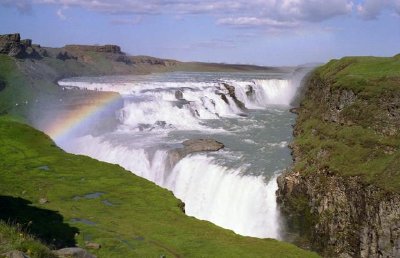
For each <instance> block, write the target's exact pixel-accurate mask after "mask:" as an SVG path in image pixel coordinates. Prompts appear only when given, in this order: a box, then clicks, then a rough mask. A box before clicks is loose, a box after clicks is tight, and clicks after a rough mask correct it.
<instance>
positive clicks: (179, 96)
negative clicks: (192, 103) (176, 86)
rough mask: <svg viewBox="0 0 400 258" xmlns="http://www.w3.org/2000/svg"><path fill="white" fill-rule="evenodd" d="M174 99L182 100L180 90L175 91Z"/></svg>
mask: <svg viewBox="0 0 400 258" xmlns="http://www.w3.org/2000/svg"><path fill="white" fill-rule="evenodd" d="M175 98H176V99H178V100H179V99H183V92H182V91H181V90H177V91H175Z"/></svg>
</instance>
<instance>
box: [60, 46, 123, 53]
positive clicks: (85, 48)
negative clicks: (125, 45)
mask: <svg viewBox="0 0 400 258" xmlns="http://www.w3.org/2000/svg"><path fill="white" fill-rule="evenodd" d="M64 48H65V49H66V50H69V51H92V52H100V53H113V54H121V53H122V52H121V48H120V47H119V46H117V45H104V46H90V45H66V46H65V47H64Z"/></svg>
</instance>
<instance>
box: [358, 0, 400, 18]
mask: <svg viewBox="0 0 400 258" xmlns="http://www.w3.org/2000/svg"><path fill="white" fill-rule="evenodd" d="M385 9H389V10H394V11H395V12H397V14H399V15H400V0H364V1H363V2H362V3H360V4H358V5H357V11H358V13H359V14H360V15H361V17H362V18H364V19H366V20H372V19H376V18H378V16H379V15H380V14H381V13H382V11H383V10H385Z"/></svg>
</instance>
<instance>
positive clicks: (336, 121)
mask: <svg viewBox="0 0 400 258" xmlns="http://www.w3.org/2000/svg"><path fill="white" fill-rule="evenodd" d="M307 84H308V89H307V91H306V93H305V99H304V101H303V103H302V105H301V106H300V107H299V108H296V110H295V112H296V113H298V114H299V117H298V120H297V123H296V126H295V129H294V134H295V137H296V138H300V137H304V135H305V132H306V131H307V130H308V131H310V132H311V134H312V135H313V138H309V139H311V140H312V141H317V142H323V141H324V140H325V139H328V140H331V141H338V139H337V138H334V137H336V136H332V135H334V132H333V131H328V134H327V133H325V134H323V133H320V132H318V131H317V130H316V129H312V128H311V129H310V128H306V127H305V126H302V123H305V121H307V120H310V119H313V120H314V121H318V123H320V124H321V123H326V124H328V125H330V126H331V127H336V128H339V129H338V130H340V128H347V129H348V130H351V129H352V128H353V126H357V128H360V127H361V128H364V130H367V129H368V130H370V131H372V132H373V133H374V134H379V135H382V137H386V136H390V137H391V136H392V135H397V134H398V133H399V128H400V126H399V125H400V118H399V113H398V112H399V106H400V105H399V103H400V102H399V101H400V97H399V96H398V93H396V92H391V93H388V92H382V93H381V94H380V95H378V96H373V95H371V94H369V95H367V94H364V95H363V94H360V93H357V92H355V91H353V90H352V89H348V88H347V89H346V88H339V87H334V86H332V85H333V84H334V82H332V81H329V80H326V79H322V78H321V77H319V76H317V75H315V76H312V77H311V78H310V79H309V81H308V83H307ZM310 103H311V104H310ZM316 123H317V122H316ZM332 130H333V129H332ZM329 137H333V138H332V139H330V138H329ZM350 140H351V139H350ZM324 143H325V142H324ZM299 144H301V142H297V141H295V142H294V143H293V144H292V145H291V148H292V151H293V159H294V166H293V169H292V171H290V172H287V173H284V174H283V175H281V176H280V177H279V178H278V186H279V188H278V191H277V201H278V203H279V206H280V208H281V211H282V213H283V214H284V215H285V216H286V219H287V226H288V228H289V231H292V232H293V231H295V232H296V233H297V234H300V235H301V237H304V238H307V239H308V240H309V243H310V245H311V247H312V248H313V249H314V250H317V251H319V252H320V253H321V254H323V255H324V256H326V257H393V258H394V257H400V194H398V193H397V192H396V191H389V190H387V189H383V188H382V187H380V186H378V185H377V184H373V183H370V182H367V181H366V179H365V178H364V177H362V176H361V175H360V176H358V175H346V171H337V170H335V169H332V168H331V167H330V163H329V160H330V159H329V158H328V157H329V155H332V154H331V153H329V148H330V147H329V142H328V145H327V146H323V145H322V144H321V145H318V144H317V145H316V146H319V147H317V150H316V149H314V148H316V147H312V148H313V149H311V147H310V149H308V150H304V149H302V148H301V147H300V146H299ZM362 144H366V145H368V146H371V147H370V148H383V147H381V146H380V145H374V144H372V143H371V142H368V140H367V141H366V142H362ZM302 146H303V148H304V147H307V145H302ZM385 148H386V147H385ZM311 151H315V155H309V154H308V153H310V152H311ZM383 151H385V152H392V153H393V152H394V150H386V149H383ZM313 153H314V152H313ZM335 155H338V154H335ZM349 158H350V157H349ZM373 158H374V157H372V156H370V157H368V159H373ZM397 163H398V162H397ZM301 164H303V165H301ZM391 166H396V164H394V163H393V164H391ZM307 167H308V168H310V167H311V168H312V170H310V169H307ZM393 171H398V166H397V169H394V170H393ZM360 174H362V172H360ZM374 181H378V179H377V178H376V179H374Z"/></svg>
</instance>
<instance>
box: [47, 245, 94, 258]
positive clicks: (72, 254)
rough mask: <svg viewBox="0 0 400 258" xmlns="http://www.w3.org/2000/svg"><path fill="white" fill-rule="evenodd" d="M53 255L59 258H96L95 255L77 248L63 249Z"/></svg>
mask: <svg viewBox="0 0 400 258" xmlns="http://www.w3.org/2000/svg"><path fill="white" fill-rule="evenodd" d="M54 254H56V255H58V256H59V257H60V258H97V257H96V256H95V255H93V254H91V253H89V252H88V251H86V250H85V249H82V248H79V247H68V248H63V249H60V250H57V251H54Z"/></svg>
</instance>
